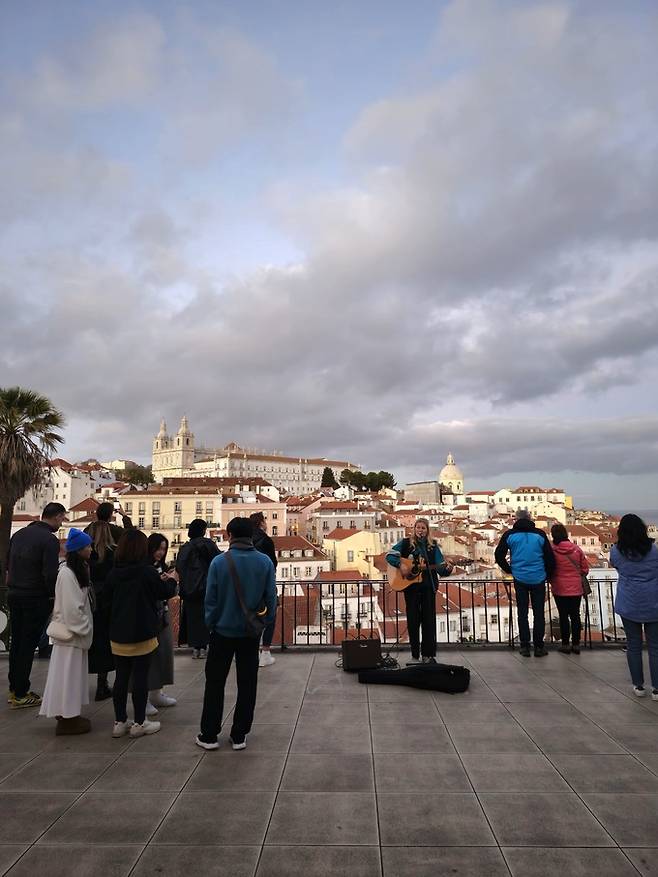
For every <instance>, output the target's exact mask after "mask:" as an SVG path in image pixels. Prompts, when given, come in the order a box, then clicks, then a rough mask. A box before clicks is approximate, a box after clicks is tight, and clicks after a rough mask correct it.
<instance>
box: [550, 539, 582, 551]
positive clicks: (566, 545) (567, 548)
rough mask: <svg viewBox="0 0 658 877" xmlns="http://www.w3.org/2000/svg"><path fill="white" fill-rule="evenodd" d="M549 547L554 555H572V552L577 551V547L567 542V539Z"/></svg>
mask: <svg viewBox="0 0 658 877" xmlns="http://www.w3.org/2000/svg"><path fill="white" fill-rule="evenodd" d="M551 547H552V549H553V551H554V552H555V554H573V552H574V551H577V550H578V546H577V545H574V544H573V542H569V540H568V539H565V540H564V542H560V543H559V544H558V545H555V544H553V545H552V546H551Z"/></svg>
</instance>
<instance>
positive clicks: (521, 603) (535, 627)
mask: <svg viewBox="0 0 658 877" xmlns="http://www.w3.org/2000/svg"><path fill="white" fill-rule="evenodd" d="M514 591H515V593H516V612H517V618H518V622H519V640H520V641H521V645H522V646H529V645H530V627H529V625H528V607H529V605H530V603H532V617H533V623H532V642H533V644H534V647H535V648H536V649H540V648H541V647H542V646H543V645H544V630H545V629H546V625H545V621H544V598H545V596H546V583H545V582H541V583H540V584H538V585H526V584H525V582H517V580H516V579H514Z"/></svg>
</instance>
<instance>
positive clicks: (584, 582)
mask: <svg viewBox="0 0 658 877" xmlns="http://www.w3.org/2000/svg"><path fill="white" fill-rule="evenodd" d="M567 560H568V561H569V562H570V563H571V564H573V566H575V567H576V569H577V570H578V572H580V564H579V563H576V561H575V560H574V559H573V557H572V556H571V555H570V554H567ZM580 584H581V586H582V589H583V597H589V595H590V594H591V593H592V586H591V585H590V583H589V579H588V578H587V576H586V574H585V573H584V572H581V573H580Z"/></svg>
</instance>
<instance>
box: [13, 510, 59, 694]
mask: <svg viewBox="0 0 658 877" xmlns="http://www.w3.org/2000/svg"><path fill="white" fill-rule="evenodd" d="M65 515H66V509H65V508H64V506H63V505H60V503H58V502H49V503H48V505H47V506H46V507H45V508H44V510H43V512H42V514H41V520H40V521H32V523H31V524H28V526H27V527H23V529H22V530H19V531H18V532H17V533H14V535H13V536H12V538H11V541H10V543H9V557H8V564H7V570H8V574H7V581H8V585H9V595H8V603H9V614H10V620H11V640H10V645H9V704H10V706H11V708H12V709H22V708H24V707H30V706H39V705H40V703H41V698H40V697H39V695H38V694H35V693H34V692H33V691H30V673H31V671H32V662H33V660H34V650H35V649H36V647H37V646H38V644H39V640H40V639H41V634H42V633H43V629H44V627H45V626H46V622H47V621H48V617H49V616H50V613H51V612H52V608H53V601H54V599H55V582H56V581H57V572H58V570H59V540H58V538H57V536H56V535H55V534H56V533H57V531H58V530H59V528H60V527H61V526H62V522H63V521H64V517H65Z"/></svg>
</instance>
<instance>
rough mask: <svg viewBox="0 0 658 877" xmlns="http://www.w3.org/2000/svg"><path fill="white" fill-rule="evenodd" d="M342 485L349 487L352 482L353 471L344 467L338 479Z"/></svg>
mask: <svg viewBox="0 0 658 877" xmlns="http://www.w3.org/2000/svg"><path fill="white" fill-rule="evenodd" d="M338 480H339V481H340V483H341V484H342V485H344V486H345V487H349V486H350V485H351V484H352V472H351V470H350V469H343V471H342V472H341V473H340V478H339V479H338Z"/></svg>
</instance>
